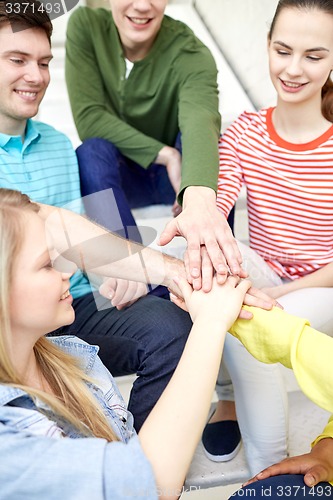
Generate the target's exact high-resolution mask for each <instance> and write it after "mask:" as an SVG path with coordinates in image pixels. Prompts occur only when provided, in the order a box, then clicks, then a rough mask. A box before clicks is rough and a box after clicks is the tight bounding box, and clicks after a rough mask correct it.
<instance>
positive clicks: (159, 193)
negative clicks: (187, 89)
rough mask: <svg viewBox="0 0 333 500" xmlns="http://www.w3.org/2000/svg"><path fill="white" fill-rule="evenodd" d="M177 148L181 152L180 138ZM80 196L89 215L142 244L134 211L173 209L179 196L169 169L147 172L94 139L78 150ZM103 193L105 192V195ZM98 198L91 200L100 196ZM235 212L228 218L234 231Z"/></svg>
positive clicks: (107, 143)
mask: <svg viewBox="0 0 333 500" xmlns="http://www.w3.org/2000/svg"><path fill="white" fill-rule="evenodd" d="M175 148H176V149H178V151H180V152H181V135H180V134H178V136H177V139H176V142H175ZM76 154H77V158H78V163H79V172H80V182H81V194H82V196H83V197H87V198H85V199H84V205H85V210H86V213H87V215H88V216H89V217H90V218H91V219H93V220H95V221H96V222H98V223H99V224H101V225H102V226H104V227H106V228H107V229H110V230H111V231H114V232H117V233H118V234H121V235H122V236H125V237H126V238H129V239H131V240H134V241H138V242H140V243H141V242H142V239H141V236H140V233H139V231H138V229H137V226H136V223H135V220H134V218H133V215H132V213H131V208H141V207H145V206H148V205H157V204H164V205H172V204H173V203H174V201H175V198H176V194H175V191H174V189H173V187H172V185H171V183H170V181H169V177H168V174H167V171H166V168H165V167H164V166H162V165H158V164H156V163H153V164H151V165H150V166H149V168H147V169H144V168H142V167H141V166H140V165H138V164H137V163H135V162H134V161H132V160H130V159H128V158H126V157H125V156H124V155H122V154H121V153H120V151H119V150H118V149H117V148H116V146H114V145H113V144H112V143H111V142H110V141H107V140H105V139H99V138H91V139H87V140H86V141H84V142H83V143H82V144H81V145H80V146H79V147H78V148H77V150H76ZM103 191H104V192H103ZM98 192H99V195H98V196H88V195H91V194H93V193H98ZM233 214H234V212H233V210H232V211H231V213H230V216H229V218H228V222H229V225H230V227H231V229H233V219H234V215H233Z"/></svg>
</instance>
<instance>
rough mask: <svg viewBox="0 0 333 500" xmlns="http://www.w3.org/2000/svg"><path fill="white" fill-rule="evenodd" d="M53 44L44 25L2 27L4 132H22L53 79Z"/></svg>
mask: <svg viewBox="0 0 333 500" xmlns="http://www.w3.org/2000/svg"><path fill="white" fill-rule="evenodd" d="M51 59H52V54H51V48H50V43H49V41H48V39H47V36H46V34H45V32H44V31H43V30H42V29H40V28H30V29H25V30H22V31H18V32H15V33H13V31H12V29H11V26H10V25H9V24H5V25H4V26H2V27H1V28H0V132H2V133H4V134H9V135H22V134H23V133H24V130H25V125H26V120H27V118H31V117H33V116H35V115H36V114H37V112H38V108H39V105H40V102H41V101H42V99H43V97H44V94H45V91H46V89H47V87H48V85H49V82H50V74H49V62H50V60H51Z"/></svg>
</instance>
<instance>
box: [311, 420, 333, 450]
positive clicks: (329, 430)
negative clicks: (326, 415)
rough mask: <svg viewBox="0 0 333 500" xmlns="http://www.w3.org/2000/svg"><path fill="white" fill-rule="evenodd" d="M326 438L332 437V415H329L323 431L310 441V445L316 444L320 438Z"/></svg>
mask: <svg viewBox="0 0 333 500" xmlns="http://www.w3.org/2000/svg"><path fill="white" fill-rule="evenodd" d="M326 438H333V415H331V417H330V419H329V421H328V422H327V425H326V427H325V428H324V430H323V432H322V433H321V434H320V436H318V437H317V438H316V439H315V440H314V441H313V442H312V443H311V446H312V447H313V446H314V445H315V444H317V443H318V442H319V441H321V440H322V439H326Z"/></svg>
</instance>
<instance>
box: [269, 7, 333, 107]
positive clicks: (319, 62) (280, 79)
mask: <svg viewBox="0 0 333 500" xmlns="http://www.w3.org/2000/svg"><path fill="white" fill-rule="evenodd" d="M268 52H269V69H270V76H271V80H272V82H273V85H274V87H275V89H276V90H277V93H278V99H279V100H281V101H285V102H291V103H300V102H305V101H307V102H313V103H316V105H317V104H318V106H320V105H321V89H322V87H323V85H324V84H325V82H326V80H327V78H328V76H329V74H330V72H331V70H332V68H333V16H332V15H331V14H327V13H325V12H323V11H321V10H317V9H311V10H300V9H294V8H285V9H283V10H282V11H281V12H280V14H279V16H278V18H277V20H276V24H275V26H274V30H273V33H272V36H271V39H270V40H269V43H268Z"/></svg>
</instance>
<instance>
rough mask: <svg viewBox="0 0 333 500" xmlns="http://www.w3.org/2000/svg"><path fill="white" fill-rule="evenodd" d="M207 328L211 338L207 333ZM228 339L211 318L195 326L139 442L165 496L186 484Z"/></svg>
mask: <svg viewBox="0 0 333 500" xmlns="http://www.w3.org/2000/svg"><path fill="white" fill-rule="evenodd" d="M207 324H209V338H207V335H205V334H203V332H206V330H207ZM224 338H225V333H224V332H223V331H221V326H220V325H219V324H213V323H211V322H210V319H209V318H207V319H204V318H201V319H200V321H196V322H195V323H194V326H193V328H192V330H191V333H190V336H189V339H188V342H187V344H186V347H185V349H184V352H183V355H182V358H181V360H180V362H179V364H178V366H177V369H176V371H175V373H174V375H173V377H172V379H171V381H170V383H169V384H168V386H167V388H166V389H165V391H164V392H163V394H162V396H161V398H160V399H159V400H158V402H157V404H156V406H155V407H154V409H153V410H152V412H151V413H150V415H149V416H148V418H147V420H146V422H145V423H144V425H143V427H142V428H141V431H140V433H139V438H140V441H141V444H142V447H143V449H144V452H145V454H146V456H147V457H148V459H149V460H150V462H151V464H152V467H153V470H154V473H155V478H156V482H157V485H158V489H159V490H160V491H162V492H163V491H165V492H166V491H171V492H174V491H177V490H178V491H180V490H181V488H182V486H183V483H184V480H185V476H186V473H187V471H188V468H189V466H190V463H191V460H192V457H193V455H194V452H195V449H196V446H197V444H198V442H199V440H200V436H201V432H202V429H203V427H204V424H205V421H206V419H207V414H208V411H209V407H210V404H211V398H212V393H213V390H214V387H215V383H216V378H217V373H218V369H219V365H220V361H221V353H222V349H223V344H224ZM200 367H202V368H200ZM175 450H177V451H175ZM173 497H174V498H176V495H174V496H172V495H171V496H170V498H173Z"/></svg>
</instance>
